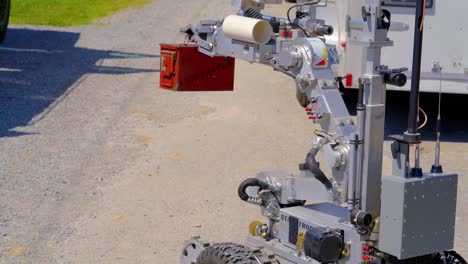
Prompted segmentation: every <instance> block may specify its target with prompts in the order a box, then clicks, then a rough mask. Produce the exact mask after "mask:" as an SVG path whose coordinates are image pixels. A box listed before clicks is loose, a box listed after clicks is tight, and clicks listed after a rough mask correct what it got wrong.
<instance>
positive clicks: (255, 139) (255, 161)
mask: <svg viewBox="0 0 468 264" xmlns="http://www.w3.org/2000/svg"><path fill="white" fill-rule="evenodd" d="M207 7H209V8H207ZM269 11H271V12H272V13H273V14H275V13H276V14H280V9H278V8H277V9H273V10H269ZM229 12H230V8H229V6H228V5H227V1H218V0H198V1H182V0H174V1H170V0H160V1H155V2H154V3H152V4H150V5H148V6H146V7H145V8H143V9H141V10H128V11H124V12H122V13H119V14H117V15H116V16H113V17H111V18H107V19H104V20H102V21H99V23H97V25H93V26H83V27H72V28H50V27H30V26H24V27H23V26H15V27H13V28H12V29H11V31H10V32H9V35H8V37H7V41H6V43H4V44H3V45H2V46H1V47H0V57H1V59H2V63H3V64H2V68H1V69H0V98H1V102H0V149H1V152H0V237H1V239H0V263H6V264H10V263H177V262H178V258H179V254H180V250H181V246H182V244H183V242H184V240H186V239H188V238H190V237H191V236H194V235H202V236H204V237H206V238H209V239H211V240H214V241H226V240H229V241H242V240H243V239H244V238H245V235H246V233H247V226H248V223H249V222H250V221H251V220H254V219H260V215H259V212H258V209H257V208H255V207H254V206H250V205H246V204H244V203H241V202H240V201H239V200H238V198H237V195H236V189H237V186H238V184H239V182H240V181H241V180H242V179H244V178H246V177H251V176H254V175H255V174H256V173H257V172H258V171H261V170H270V169H288V170H295V168H296V167H297V163H298V162H300V161H302V160H303V158H304V155H305V153H307V151H308V150H309V147H310V144H311V141H312V140H313V137H312V132H313V130H314V127H313V126H312V125H311V124H310V123H308V122H307V120H306V119H305V117H304V113H303V110H302V109H301V108H300V107H298V105H297V103H296V101H295V96H294V94H295V91H294V86H293V83H292V82H291V80H289V79H288V78H287V77H284V76H281V75H279V74H278V73H274V72H272V71H271V69H269V68H267V67H262V66H256V65H251V64H248V63H242V62H239V64H238V67H237V69H236V74H237V77H236V90H235V91H234V92H228V93H173V92H169V91H165V90H160V89H157V86H158V82H159V74H158V69H159V43H161V42H177V41H181V36H180V35H178V33H177V30H178V28H179V27H181V26H185V25H187V24H189V23H193V22H196V21H198V20H200V19H202V18H209V17H222V16H224V15H225V14H228V13H229ZM403 96H404V95H403ZM390 98H391V100H390V99H389V100H390V101H392V102H391V103H393V100H394V102H395V105H396V106H395V107H394V108H392V109H390V110H389V112H390V113H391V116H392V115H393V116H394V117H395V118H394V119H393V120H392V121H391V123H390V128H393V129H398V128H399V127H400V125H401V124H402V122H401V117H400V118H399V116H401V115H399V114H397V113H400V114H401V111H403V110H402V107H401V106H399V105H398V104H397V103H398V101H402V100H398V98H401V94H400V95H394V96H393V97H392V96H390ZM452 99H453V100H458V101H457V102H459V103H460V104H459V105H461V104H462V103H463V100H464V97H460V96H459V97H457V98H452ZM427 100H428V101H427V104H428V105H433V101H434V100H433V98H432V99H431V98H427ZM431 100H432V101H431ZM405 101H406V100H405ZM431 102H432V103H431ZM452 105H456V104H452ZM456 106H457V105H456ZM456 106H455V107H454V109H455V110H454V111H453V113H452V114H451V115H450V116H451V119H453V124H451V125H452V127H449V128H448V129H447V130H449V131H455V132H453V133H451V134H449V135H447V137H446V139H447V141H449V142H448V143H446V144H445V145H444V153H443V154H444V164H446V168H453V170H454V171H455V172H458V173H460V175H467V174H468V169H467V168H466V166H465V164H466V163H467V162H468V160H467V159H468V156H467V155H465V154H466V145H467V144H466V142H467V141H468V138H467V137H466V136H465V132H464V131H465V127H466V125H465V124H464V123H463V120H466V118H465V117H464V116H463V115H462V114H460V113H459V112H462V111H457V107H456ZM399 111H400V112H399ZM403 112H404V111H403ZM457 114H458V116H457ZM403 123H404V122H403ZM403 126H404V125H403ZM388 145H389V143H386V154H385V159H386V160H385V166H384V167H385V170H386V173H388V172H389V169H390V168H389V167H390V166H389V164H390V163H389V161H390V158H391V157H390V154H389V147H388ZM433 145H434V144H433V142H425V143H424V144H423V148H424V150H423V153H424V164H425V165H426V167H427V166H428V165H429V164H431V162H432V154H431V151H432V149H433ZM460 153H461V154H460ZM466 184H468V183H467V181H466V180H465V178H464V177H463V176H462V177H461V184H460V202H459V212H458V215H459V217H458V236H457V249H458V250H460V251H461V252H462V253H464V254H465V255H468V248H467V247H466V242H467V239H466V235H467V233H468V224H467V221H466V218H467V217H468V208H467V207H468V205H467V203H466V202H465V201H467V200H468V199H467V198H468V197H467V196H468V194H466V193H464V192H463V190H464V186H465V185H466ZM434 213H437V208H434Z"/></svg>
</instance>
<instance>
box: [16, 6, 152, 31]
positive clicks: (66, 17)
mask: <svg viewBox="0 0 468 264" xmlns="http://www.w3.org/2000/svg"><path fill="white" fill-rule="evenodd" d="M149 2H152V0H16V1H12V3H11V4H12V6H11V17H10V22H11V24H30V25H50V26H76V25H86V24H90V23H92V22H93V20H95V19H98V18H102V17H106V16H109V15H112V14H113V13H115V12H117V11H119V10H121V9H126V8H128V7H140V6H142V5H144V4H147V3H149Z"/></svg>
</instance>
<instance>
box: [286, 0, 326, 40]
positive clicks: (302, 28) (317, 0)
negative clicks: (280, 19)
mask: <svg viewBox="0 0 468 264" xmlns="http://www.w3.org/2000/svg"><path fill="white" fill-rule="evenodd" d="M319 3H320V0H316V1H315V2H312V3H305V4H298V5H293V6H291V7H290V8H289V9H288V12H287V13H286V15H287V17H288V21H289V23H290V24H291V25H292V26H296V27H298V28H299V29H301V30H302V31H303V32H304V34H305V35H306V36H307V37H310V35H309V33H308V32H307V30H306V29H305V28H304V27H302V26H301V25H299V24H294V23H293V22H292V20H291V15H290V14H291V10H293V9H294V8H296V9H297V8H298V7H303V6H312V5H317V4H319Z"/></svg>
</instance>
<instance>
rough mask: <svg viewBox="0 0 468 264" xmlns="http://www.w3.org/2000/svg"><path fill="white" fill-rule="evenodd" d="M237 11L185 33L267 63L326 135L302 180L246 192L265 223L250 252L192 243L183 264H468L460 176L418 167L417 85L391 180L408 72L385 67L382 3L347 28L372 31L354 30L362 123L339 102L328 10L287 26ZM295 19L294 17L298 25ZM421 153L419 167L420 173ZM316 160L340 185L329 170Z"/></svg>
mask: <svg viewBox="0 0 468 264" xmlns="http://www.w3.org/2000/svg"><path fill="white" fill-rule="evenodd" d="M237 2H238V3H237V6H238V7H239V12H238V14H237V15H235V16H230V17H228V18H226V19H224V20H204V21H201V22H200V23H199V24H197V25H190V26H188V27H186V28H184V29H182V31H183V32H184V33H186V34H187V37H188V39H189V40H190V41H191V42H194V43H195V44H196V45H197V46H198V47H199V51H200V52H202V53H204V54H206V55H208V56H228V57H235V58H237V59H242V60H245V61H249V62H253V63H261V64H266V65H270V66H271V67H272V68H273V69H274V70H276V71H279V72H281V73H284V74H287V75H288V76H290V77H292V78H293V79H294V80H295V82H296V84H297V93H298V99H299V101H300V102H301V104H302V106H304V107H305V109H306V112H307V115H308V116H309V119H311V120H312V121H313V122H314V123H317V124H319V125H320V126H321V130H317V131H316V133H315V134H316V136H317V138H316V139H315V140H314V142H313V144H312V149H311V150H310V152H309V153H308V154H307V155H306V159H305V162H304V163H302V164H300V170H301V173H300V175H292V174H291V173H288V172H281V171H270V172H262V173H259V174H258V175H257V176H256V177H255V178H250V179H247V180H245V181H244V182H243V183H242V184H241V185H240V186H239V190H238V193H239V197H240V198H241V199H242V200H244V201H246V202H248V203H251V204H254V205H257V206H259V207H260V208H261V209H262V212H263V214H264V215H265V217H266V218H267V221H266V223H262V222H253V223H252V224H251V225H250V228H249V230H250V235H249V236H248V238H247V242H246V245H245V246H243V245H237V244H233V243H221V244H212V245H211V244H209V243H206V242H203V241H202V240H200V239H199V238H194V239H192V240H190V241H188V242H186V245H185V247H184V250H183V253H182V256H181V263H182V264H193V263H198V264H217V263H243V264H250V263H282V264H283V263H300V264H306V263H351V264H356V263H466V262H464V260H463V259H462V258H461V257H460V256H458V255H457V254H456V253H455V252H453V251H451V250H452V249H453V246H454V236H455V215H456V203H457V185H458V184H457V183H458V175H455V174H449V173H442V170H441V167H440V170H439V167H438V166H436V168H435V169H434V168H433V170H432V172H431V173H427V174H423V173H421V169H420V168H419V157H418V154H419V152H418V146H419V143H420V135H419V133H418V131H417V129H415V128H414V126H413V123H414V124H416V125H417V118H415V117H414V116H417V112H418V110H417V109H418V108H419V106H418V105H417V99H418V92H419V90H418V89H419V82H418V81H416V79H415V78H419V76H418V75H417V74H414V75H415V76H413V86H414V87H413V90H412V103H413V104H412V105H411V109H414V108H415V107H417V108H415V109H416V112H415V113H413V112H414V111H412V112H411V113H410V127H409V129H408V131H407V132H406V133H405V134H404V135H402V136H395V137H394V138H395V141H394V143H393V145H392V154H393V157H394V165H393V173H392V174H393V175H391V176H388V177H382V157H383V142H384V124H385V97H386V85H397V86H404V85H405V84H406V76H405V74H404V72H405V71H406V70H407V69H403V68H401V69H389V68H388V67H386V66H384V65H382V64H381V60H380V58H381V52H382V48H384V47H388V46H392V45H393V42H392V41H391V40H389V39H388V37H387V33H388V31H389V30H390V29H391V25H392V21H391V14H390V12H388V11H387V10H385V9H383V8H382V6H381V1H380V0H358V1H356V6H357V8H358V9H359V14H360V15H359V17H355V18H349V19H353V21H354V23H355V22H356V21H361V23H362V25H363V26H362V27H359V29H351V28H350V29H349V30H348V43H347V44H348V45H358V46H361V47H362V48H363V50H364V52H363V58H362V61H361V62H359V64H358V63H356V64H357V65H359V66H360V67H362V69H363V72H364V73H365V74H364V75H363V76H361V77H360V79H359V82H360V91H359V100H358V105H357V120H355V119H354V118H352V116H351V115H350V114H349V113H348V110H347V108H346V106H345V103H344V101H343V99H342V96H341V94H340V82H341V81H342V80H343V79H344V78H346V77H336V76H335V75H334V72H333V70H332V65H334V64H339V63H340V62H339V56H338V52H337V48H336V47H335V46H332V45H328V44H327V43H326V41H325V40H326V36H327V35H331V34H332V33H333V28H332V27H330V26H328V25H327V24H326V23H325V21H323V20H320V19H319V18H317V17H316V9H317V8H321V7H320V6H323V5H325V6H326V1H306V0H302V1H301V0H299V1H298V4H297V5H296V6H294V7H292V8H291V9H290V10H289V11H288V19H283V18H275V17H271V16H267V15H264V14H262V10H263V8H264V6H265V4H279V3H281V2H282V1H281V0H263V1H260V0H243V1H237ZM358 2H359V3H358ZM418 5H419V8H418V14H416V17H417V19H416V25H417V26H416V27H417V28H416V29H415V36H416V38H418V37H419V38H420V39H416V42H415V43H416V44H415V54H416V55H415V67H416V68H414V69H413V72H418V60H419V67H420V60H421V58H420V56H421V52H420V49H421V47H420V46H419V47H418V43H419V42H421V43H422V33H423V27H424V25H423V23H424V21H423V17H424V12H423V10H424V8H422V6H423V5H424V0H418ZM294 8H295V11H296V12H295V18H290V14H289V13H290V11H291V10H293V9H294ZM361 14H362V16H361ZM265 23H267V25H266V24H265ZM418 55H419V56H418ZM419 72H420V69H419ZM414 99H416V104H414V102H415V101H414ZM416 127H417V126H416ZM414 146H415V153H416V156H417V159H416V161H415V164H414V168H413V169H411V168H410V165H409V164H410V163H409V161H410V157H409V154H410V149H412V147H414ZM318 153H321V154H322V156H323V158H324V160H325V161H326V162H325V163H326V164H324V165H327V166H328V167H330V169H331V172H332V175H331V177H329V176H326V175H325V173H324V172H323V171H322V170H321V169H320V164H319V163H318V162H317V160H316V156H317V154H318ZM307 201H320V202H318V203H317V202H316V203H313V204H308V203H307ZM434 208H437V209H434ZM435 210H437V212H436V213H435V212H434V211H435Z"/></svg>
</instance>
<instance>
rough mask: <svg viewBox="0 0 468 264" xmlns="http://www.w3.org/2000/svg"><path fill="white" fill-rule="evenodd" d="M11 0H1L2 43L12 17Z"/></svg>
mask: <svg viewBox="0 0 468 264" xmlns="http://www.w3.org/2000/svg"><path fill="white" fill-rule="evenodd" d="M10 7H11V2H10V0H0V43H2V42H3V40H4V39H5V35H6V32H7V28H8V21H9V19H10Z"/></svg>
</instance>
